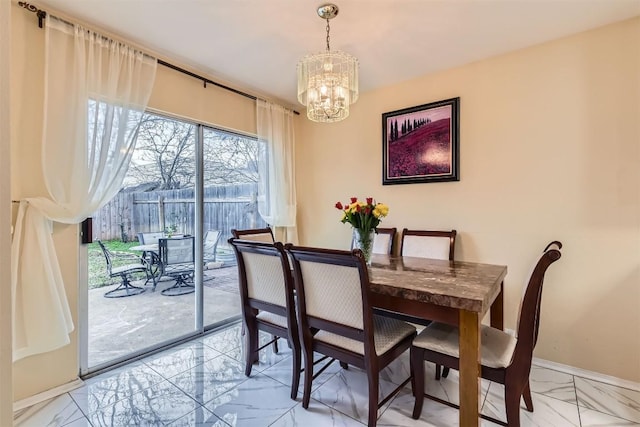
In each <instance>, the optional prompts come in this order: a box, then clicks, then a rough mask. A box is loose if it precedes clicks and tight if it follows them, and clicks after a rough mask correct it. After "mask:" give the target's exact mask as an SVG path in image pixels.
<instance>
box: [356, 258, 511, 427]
mask: <svg viewBox="0 0 640 427" xmlns="http://www.w3.org/2000/svg"><path fill="white" fill-rule="evenodd" d="M368 271H369V282H370V290H371V292H370V294H369V295H370V302H371V305H372V306H373V307H375V308H380V309H384V310H390V311H395V312H397V313H401V314H407V315H411V316H415V317H419V318H422V319H425V320H431V321H435V322H442V323H447V324H451V325H455V326H458V328H459V331H460V333H459V344H460V354H459V357H460V366H459V368H460V369H459V374H460V376H459V378H460V380H459V381H460V382H459V390H460V412H459V416H460V424H459V425H460V426H464V427H467V426H478V425H479V422H480V421H479V417H478V415H479V393H478V391H479V388H478V387H479V376H480V343H481V342H480V340H481V334H480V326H481V322H482V319H483V318H484V316H485V315H486V314H487V313H489V316H490V324H491V326H492V327H494V328H498V329H501V330H502V329H503V327H504V317H503V304H504V278H505V276H506V275H507V267H506V266H504V265H493V264H482V263H476V262H466V261H448V260H436V259H428V258H415V257H403V256H392V255H381V254H374V255H373V256H372V260H371V264H370V266H369V269H368Z"/></svg>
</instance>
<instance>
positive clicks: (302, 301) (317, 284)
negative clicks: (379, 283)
mask: <svg viewBox="0 0 640 427" xmlns="http://www.w3.org/2000/svg"><path fill="white" fill-rule="evenodd" d="M285 248H286V250H287V252H288V253H289V254H290V255H291V259H292V262H293V277H294V284H295V288H296V296H297V302H298V324H299V325H300V330H301V331H309V330H310V328H317V329H320V330H325V331H327V332H330V333H334V334H337V335H341V336H344V337H347V338H350V339H353V340H357V341H360V342H364V343H365V354H368V353H369V352H370V351H373V348H374V347H373V326H372V325H373V314H372V310H371V306H370V305H369V298H368V292H369V291H368V289H369V275H368V272H367V266H366V262H365V260H364V258H363V256H362V252H360V250H354V251H351V252H348V251H337V250H330V249H319V248H307V247H299V246H293V245H287V246H286V247H285Z"/></svg>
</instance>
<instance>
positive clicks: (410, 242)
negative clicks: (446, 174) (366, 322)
mask: <svg viewBox="0 0 640 427" xmlns="http://www.w3.org/2000/svg"><path fill="white" fill-rule="evenodd" d="M456 234H457V232H456V230H451V231H429V230H408V229H406V228H405V229H403V230H402V237H401V241H400V255H402V256H408V257H416V258H433V259H442V260H449V261H453V256H454V251H455V242H456ZM375 312H376V313H378V314H381V315H384V316H388V317H393V318H395V319H398V320H404V321H406V322H411V323H415V324H417V325H423V326H426V325H428V324H429V323H431V322H430V321H429V320H425V319H421V318H419V317H414V316H410V315H408V314H401V313H396V312H392V311H387V310H381V309H376V310H375ZM436 375H437V378H440V369H436ZM445 376H446V374H445Z"/></svg>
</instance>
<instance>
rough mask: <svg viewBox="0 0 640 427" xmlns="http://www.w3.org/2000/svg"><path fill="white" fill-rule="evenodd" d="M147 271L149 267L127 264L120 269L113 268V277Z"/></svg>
mask: <svg viewBox="0 0 640 427" xmlns="http://www.w3.org/2000/svg"><path fill="white" fill-rule="evenodd" d="M145 271H147V267H145V266H144V265H142V264H127V265H121V266H119V267H113V268H112V269H111V275H112V276H116V275H120V274H123V273H144V272H145Z"/></svg>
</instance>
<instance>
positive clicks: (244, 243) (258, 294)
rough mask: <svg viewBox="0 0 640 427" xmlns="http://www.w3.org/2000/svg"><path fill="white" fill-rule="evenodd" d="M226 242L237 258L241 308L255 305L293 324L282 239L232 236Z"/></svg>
mask: <svg viewBox="0 0 640 427" xmlns="http://www.w3.org/2000/svg"><path fill="white" fill-rule="evenodd" d="M229 244H230V245H231V247H232V248H233V250H234V252H235V254H236V260H237V262H238V283H239V286H240V298H241V300H242V306H243V311H245V313H246V310H251V309H258V310H265V311H268V312H271V313H275V314H279V315H281V316H285V317H286V318H287V323H288V325H289V327H290V328H292V327H293V324H295V299H294V292H293V279H292V276H291V267H290V266H289V261H288V258H287V255H286V253H285V251H284V247H283V246H282V243H279V242H278V243H263V242H254V241H250V240H244V239H233V238H232V239H229ZM245 315H246V314H245ZM293 336H296V335H293Z"/></svg>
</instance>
